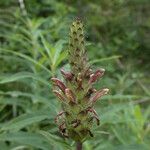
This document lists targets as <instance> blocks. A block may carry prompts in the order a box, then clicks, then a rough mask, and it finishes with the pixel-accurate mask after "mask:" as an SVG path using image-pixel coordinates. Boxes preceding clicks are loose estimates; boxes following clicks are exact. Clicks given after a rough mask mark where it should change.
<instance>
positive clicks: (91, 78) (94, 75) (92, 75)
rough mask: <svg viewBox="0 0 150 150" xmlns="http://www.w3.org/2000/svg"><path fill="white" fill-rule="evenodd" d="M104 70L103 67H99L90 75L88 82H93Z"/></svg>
mask: <svg viewBox="0 0 150 150" xmlns="http://www.w3.org/2000/svg"><path fill="white" fill-rule="evenodd" d="M104 72H105V69H99V70H97V71H96V72H95V73H94V74H91V75H90V80H89V83H93V82H95V81H96V80H97V79H98V78H100V77H102V76H103V74H104Z"/></svg>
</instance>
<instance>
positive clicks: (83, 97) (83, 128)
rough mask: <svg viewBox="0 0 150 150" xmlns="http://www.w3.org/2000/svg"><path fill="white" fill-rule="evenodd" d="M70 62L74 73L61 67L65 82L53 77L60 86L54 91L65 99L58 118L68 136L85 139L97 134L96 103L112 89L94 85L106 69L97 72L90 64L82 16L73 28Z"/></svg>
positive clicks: (71, 30)
mask: <svg viewBox="0 0 150 150" xmlns="http://www.w3.org/2000/svg"><path fill="white" fill-rule="evenodd" d="M68 61H69V64H70V72H66V71H64V69H61V74H62V76H63V77H64V80H65V81H64V82H62V81H61V80H59V79H57V78H52V79H51V80H52V82H53V83H54V86H56V87H58V88H59V89H60V91H59V90H53V92H54V94H55V95H56V96H57V97H58V98H59V99H60V100H61V102H63V103H62V109H63V111H62V112H60V113H59V114H58V115H57V117H56V119H55V121H56V124H57V125H58V128H59V131H60V133H61V134H62V135H63V136H64V137H65V138H71V139H73V140H75V141H77V142H83V141H84V140H85V139H87V138H88V137H93V136H94V134H93V133H92V126H93V124H94V122H96V124H97V125H99V124H100V120H99V117H98V114H97V112H96V110H95V109H94V104H95V103H96V102H97V100H98V99H99V98H101V97H102V96H104V95H106V94H107V93H108V91H109V90H108V89H107V88H105V89H102V90H97V89H95V88H94V86H93V85H94V83H96V81H97V80H98V79H99V78H101V77H102V76H103V75H104V72H105V70H104V69H98V70H97V71H95V72H94V71H93V70H92V69H91V66H90V63H88V58H87V53H86V49H85V41H84V31H83V23H82V22H81V19H76V20H75V21H74V22H73V23H72V25H71V27H70V34H69V46H68Z"/></svg>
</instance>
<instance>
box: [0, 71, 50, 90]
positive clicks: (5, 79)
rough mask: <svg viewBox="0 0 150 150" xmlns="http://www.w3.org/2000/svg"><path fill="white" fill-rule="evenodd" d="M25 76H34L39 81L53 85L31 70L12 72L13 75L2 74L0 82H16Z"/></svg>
mask: <svg viewBox="0 0 150 150" xmlns="http://www.w3.org/2000/svg"><path fill="white" fill-rule="evenodd" d="M24 78H32V79H35V80H38V81H40V82H42V83H44V84H45V85H47V86H49V87H51V85H50V84H49V83H48V82H47V81H46V80H44V79H43V78H41V77H39V76H36V75H35V74H33V73H30V72H19V73H16V74H12V75H8V74H6V75H3V76H0V84H4V83H9V82H14V81H17V80H20V79H24Z"/></svg>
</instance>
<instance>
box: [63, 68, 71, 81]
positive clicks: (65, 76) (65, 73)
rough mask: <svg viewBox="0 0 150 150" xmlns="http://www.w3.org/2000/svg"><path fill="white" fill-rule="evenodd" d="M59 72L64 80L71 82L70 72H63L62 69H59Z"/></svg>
mask: <svg viewBox="0 0 150 150" xmlns="http://www.w3.org/2000/svg"><path fill="white" fill-rule="evenodd" d="M60 71H61V74H62V75H63V76H64V78H65V79H68V80H71V79H72V78H73V74H72V73H71V72H65V71H64V69H61V70H60Z"/></svg>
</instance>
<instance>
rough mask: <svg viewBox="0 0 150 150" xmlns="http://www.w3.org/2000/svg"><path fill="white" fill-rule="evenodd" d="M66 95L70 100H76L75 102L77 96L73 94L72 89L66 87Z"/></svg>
mask: <svg viewBox="0 0 150 150" xmlns="http://www.w3.org/2000/svg"><path fill="white" fill-rule="evenodd" d="M65 95H66V97H67V98H68V100H69V101H71V102H74V103H75V97H74V95H73V92H72V91H71V90H70V89H68V88H67V89H65Z"/></svg>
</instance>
